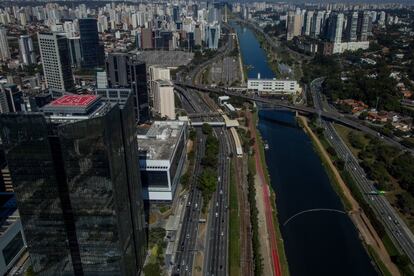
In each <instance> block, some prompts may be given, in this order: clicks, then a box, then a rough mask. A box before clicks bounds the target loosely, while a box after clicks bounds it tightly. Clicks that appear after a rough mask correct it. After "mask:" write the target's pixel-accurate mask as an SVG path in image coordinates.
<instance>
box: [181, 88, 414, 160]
mask: <svg viewBox="0 0 414 276" xmlns="http://www.w3.org/2000/svg"><path fill="white" fill-rule="evenodd" d="M175 87H187V88H191V89H195V90H197V91H204V92H211V93H217V94H220V95H227V96H231V97H240V98H244V99H246V100H250V101H255V102H258V103H263V104H265V105H266V106H268V107H269V108H275V107H282V108H287V109H290V110H294V111H298V112H303V113H309V114H318V115H319V116H320V117H321V118H324V119H326V120H328V121H334V122H338V123H340V124H342V125H345V126H348V127H351V128H354V129H357V130H360V131H362V132H364V133H367V134H370V135H372V136H378V137H380V138H381V139H382V140H383V141H384V142H386V143H387V144H389V145H391V146H394V147H396V148H398V149H400V150H405V151H408V152H410V153H411V154H414V150H413V149H410V148H407V147H405V146H404V145H401V144H400V143H399V141H398V140H396V139H393V138H390V137H386V136H383V135H381V134H380V133H379V132H377V131H376V130H373V129H372V128H369V127H367V126H365V125H363V124H361V123H360V122H358V121H357V119H352V118H349V117H347V116H345V115H343V114H341V113H339V112H337V111H335V110H332V109H331V110H320V109H319V110H317V109H315V108H313V107H308V106H304V105H294V104H291V103H289V102H288V101H285V100H278V99H272V98H265V97H260V96H258V95H254V94H247V93H244V92H235V91H231V90H227V89H222V88H210V87H205V86H200V85H190V84H185V83H179V82H176V83H175Z"/></svg>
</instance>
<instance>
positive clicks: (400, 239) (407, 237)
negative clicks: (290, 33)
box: [311, 78, 414, 262]
mask: <svg viewBox="0 0 414 276" xmlns="http://www.w3.org/2000/svg"><path fill="white" fill-rule="evenodd" d="M322 82H323V79H322V78H320V79H316V80H314V81H313V82H312V83H311V93H312V97H313V101H314V105H315V108H316V109H319V110H323V109H325V110H326V109H331V107H330V106H329V104H328V103H327V102H326V101H324V100H323V99H322V96H321V93H320V91H321V84H322ZM321 126H322V127H323V128H324V129H325V136H326V138H327V140H328V141H329V143H330V144H331V145H332V146H333V147H334V148H335V150H336V152H337V154H338V155H339V156H340V157H341V158H342V159H343V160H344V161H345V167H346V169H347V171H348V172H349V173H350V174H351V176H352V178H353V179H354V180H355V183H356V184H357V185H358V187H359V189H360V191H361V192H362V193H363V195H364V199H365V200H366V202H367V203H368V204H370V206H371V207H372V209H373V210H374V211H375V213H376V215H377V217H378V218H379V220H380V221H382V223H383V225H384V226H385V229H386V231H387V232H388V234H389V236H390V237H391V238H392V239H393V241H394V242H396V244H397V245H399V246H398V247H399V248H400V249H401V250H402V251H403V252H404V253H405V254H406V255H407V256H408V257H409V258H410V260H411V262H414V235H413V234H412V232H411V231H410V229H409V228H408V226H407V225H406V224H405V222H404V221H403V220H402V219H401V218H400V216H399V215H398V214H397V212H396V211H395V210H394V208H393V207H392V206H391V205H390V203H389V202H388V201H387V199H386V198H385V197H384V196H383V195H372V191H376V188H375V186H374V183H373V182H372V181H371V180H369V179H368V178H367V176H366V174H365V171H364V170H363V169H362V168H361V166H360V165H359V162H358V160H357V159H356V157H355V156H354V155H353V154H352V152H351V151H350V149H349V148H348V147H347V145H346V144H345V142H344V141H343V140H342V138H341V137H340V136H339V135H338V133H337V131H336V129H335V127H334V126H333V123H331V122H328V121H325V120H324V119H323V118H321Z"/></svg>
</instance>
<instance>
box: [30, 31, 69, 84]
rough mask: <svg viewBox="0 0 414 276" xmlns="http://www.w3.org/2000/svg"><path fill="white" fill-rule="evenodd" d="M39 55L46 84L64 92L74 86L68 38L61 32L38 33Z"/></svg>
mask: <svg viewBox="0 0 414 276" xmlns="http://www.w3.org/2000/svg"><path fill="white" fill-rule="evenodd" d="M38 39H39V47H40V55H41V58H42V63H43V72H44V75H45V78H46V82H47V86H48V88H49V89H51V90H52V91H57V92H65V91H71V90H73V88H74V82H73V75H72V68H71V64H70V52H69V44H68V39H67V38H66V36H65V34H61V33H38Z"/></svg>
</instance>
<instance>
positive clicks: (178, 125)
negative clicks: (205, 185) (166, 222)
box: [137, 121, 187, 201]
mask: <svg viewBox="0 0 414 276" xmlns="http://www.w3.org/2000/svg"><path fill="white" fill-rule="evenodd" d="M137 137H138V154H139V167H140V171H141V182H142V186H143V198H144V200H151V201H152V200H156V201H172V200H173V198H174V194H175V191H176V189H177V185H178V183H179V181H180V177H181V173H182V169H183V165H184V161H185V159H186V144H187V122H183V121H155V122H154V123H153V124H152V126H151V127H150V128H149V129H148V131H146V132H145V133H144V134H139V135H138V136H137Z"/></svg>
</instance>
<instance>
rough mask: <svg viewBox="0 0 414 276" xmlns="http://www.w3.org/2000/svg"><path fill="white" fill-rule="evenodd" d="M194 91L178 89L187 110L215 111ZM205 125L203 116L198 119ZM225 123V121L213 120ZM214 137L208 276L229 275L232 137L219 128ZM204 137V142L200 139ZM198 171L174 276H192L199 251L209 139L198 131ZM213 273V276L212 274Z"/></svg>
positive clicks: (215, 130) (192, 185) (206, 255)
mask: <svg viewBox="0 0 414 276" xmlns="http://www.w3.org/2000/svg"><path fill="white" fill-rule="evenodd" d="M189 90H190V89H183V88H181V89H177V91H178V92H179V93H180V95H181V96H182V102H183V107H184V109H185V110H186V111H187V112H188V115H189V116H190V117H191V115H192V114H209V113H212V112H214V110H213V109H212V108H209V106H208V105H207V104H206V103H205V102H204V101H203V100H202V99H201V97H200V96H199V95H198V94H197V92H196V91H189ZM197 119H198V120H201V121H203V120H204V119H209V120H211V118H205V117H203V116H201V117H197ZM213 119H214V120H221V118H213ZM214 135H215V136H216V137H217V138H218V139H219V142H220V144H219V158H218V159H219V160H218V161H219V164H218V179H217V182H218V185H217V191H216V192H215V193H214V195H213V200H212V203H211V206H212V207H211V208H209V217H208V225H207V238H206V247H205V248H206V250H205V252H204V253H205V258H204V263H205V265H204V267H205V268H208V269H205V275H227V252H228V249H227V246H228V240H227V237H228V214H227V207H228V181H229V171H230V170H229V159H228V157H229V152H230V146H229V137H228V133H227V130H226V129H225V128H215V129H214ZM198 137H201V138H198ZM197 139H199V140H197V151H196V168H195V172H194V177H193V179H192V181H191V189H190V195H189V199H188V204H187V207H186V208H187V209H186V212H185V215H184V219H183V223H182V230H181V235H180V240H179V250H178V251H177V252H176V258H175V267H174V269H173V275H191V274H192V273H191V272H192V270H193V261H194V254H195V252H196V251H197V250H201V249H200V248H197V235H198V224H199V219H200V213H201V207H202V204H203V202H202V197H201V192H200V191H199V190H198V188H197V187H196V186H197V177H198V176H199V174H200V173H201V170H202V166H201V164H200V162H201V159H202V157H203V155H204V150H205V136H204V135H203V134H202V132H201V130H200V129H198V130H197ZM209 273H210V274H209Z"/></svg>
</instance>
